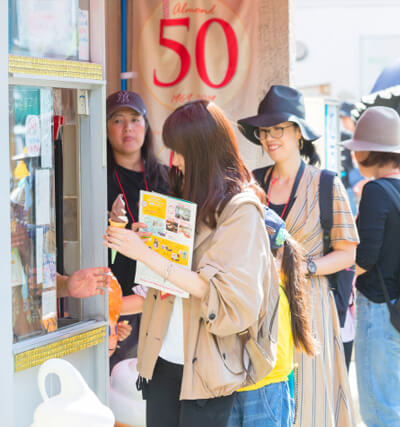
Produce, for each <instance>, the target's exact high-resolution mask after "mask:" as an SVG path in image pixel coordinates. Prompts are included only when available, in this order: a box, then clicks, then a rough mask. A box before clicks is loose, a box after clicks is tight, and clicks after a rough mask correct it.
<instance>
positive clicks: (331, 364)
mask: <svg viewBox="0 0 400 427" xmlns="http://www.w3.org/2000/svg"><path fill="white" fill-rule="evenodd" d="M239 125H240V130H241V131H242V133H243V134H244V135H245V136H246V138H247V139H249V140H250V141H251V142H252V143H254V144H257V145H259V146H261V147H262V148H263V149H264V150H265V152H266V153H267V154H268V155H269V157H270V158H271V159H272V161H273V165H272V166H269V167H264V168H260V169H256V170H255V171H253V173H254V176H255V178H256V179H257V181H258V182H259V184H260V185H261V186H262V187H263V188H264V190H265V192H266V194H267V205H268V206H269V207H270V208H271V209H273V210H274V211H275V212H277V213H278V215H279V216H280V217H281V218H282V219H283V220H284V221H285V223H286V227H287V229H288V231H289V233H290V234H291V235H292V236H293V238H294V239H295V240H296V241H297V242H298V243H299V244H300V245H301V246H302V248H303V249H304V252H305V255H306V262H305V263H304V268H305V269H306V271H307V272H308V277H307V284H308V289H309V290H310V297H311V313H312V328H313V333H314V334H315V337H316V339H317V340H318V342H319V343H320V345H321V351H320V352H319V353H318V354H317V355H315V356H314V357H309V356H308V355H307V354H306V353H304V352H298V351H295V359H296V361H297V363H298V366H299V367H298V376H297V387H296V390H297V396H296V399H297V400H296V403H297V404H296V420H295V425H296V426H299V427H312V426H315V427H317V426H318V427H335V426H339V425H340V427H348V426H353V425H354V417H353V411H352V406H353V405H352V397H351V394H350V387H349V380H348V376H347V370H346V365H345V359H344V351H343V345H342V342H341V338H340V324H339V320H338V316H337V310H336V304H335V300H334V297H333V294H332V292H331V290H330V287H329V282H328V277H327V276H328V275H329V274H332V273H336V272H338V271H340V270H343V269H345V268H348V267H351V266H352V265H353V264H354V261H355V254H356V247H357V244H358V234H357V229H356V226H355V223H354V218H353V216H352V212H351V209H350V205H349V201H348V197H347V194H346V190H345V189H344V187H343V184H342V183H341V182H340V180H339V178H337V177H336V178H335V180H334V184H333V190H332V194H333V196H332V199H333V200H332V215H333V226H332V229H331V233H330V242H331V245H332V251H331V252H330V253H329V254H326V255H324V243H323V229H322V226H321V220H320V209H319V184H320V176H321V170H320V169H318V168H317V167H316V166H315V165H316V164H317V163H318V154H317V152H316V148H315V145H314V144H313V141H315V140H317V139H318V138H319V135H318V134H317V133H316V132H315V131H314V130H313V129H312V127H311V126H310V125H309V124H308V123H307V121H306V120H305V108H304V100H303V96H302V94H301V93H300V92H299V91H297V90H296V89H293V88H291V87H288V86H281V85H274V86H271V88H270V89H269V91H268V93H267V94H266V95H265V97H264V99H263V100H262V101H261V102H260V104H259V107H258V114H257V115H256V116H252V117H247V118H245V119H241V120H239ZM306 162H307V164H306Z"/></svg>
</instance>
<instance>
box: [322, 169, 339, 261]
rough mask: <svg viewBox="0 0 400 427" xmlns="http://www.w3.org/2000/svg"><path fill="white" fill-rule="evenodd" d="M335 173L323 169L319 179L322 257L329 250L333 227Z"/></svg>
mask: <svg viewBox="0 0 400 427" xmlns="http://www.w3.org/2000/svg"><path fill="white" fill-rule="evenodd" d="M335 176H336V173H335V172H332V171H329V170H327V169H323V170H322V171H321V175H320V178H319V212H320V214H319V215H320V221H321V227H322V230H323V231H324V239H323V242H324V255H326V254H327V253H329V252H330V249H331V229H332V227H333V181H334V179H335Z"/></svg>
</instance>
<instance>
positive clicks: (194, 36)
mask: <svg viewBox="0 0 400 427" xmlns="http://www.w3.org/2000/svg"><path fill="white" fill-rule="evenodd" d="M133 4H134V6H133V32H132V34H133V43H132V46H133V52H132V56H131V58H132V61H131V62H132V64H131V65H132V69H133V71H137V72H138V75H137V78H135V79H133V80H131V83H130V84H129V87H130V89H131V90H133V91H136V92H138V93H139V94H140V95H141V96H142V97H143V99H144V101H145V103H146V105H147V108H148V110H149V120H150V124H151V126H152V128H153V130H154V131H155V134H156V136H157V135H158V136H159V135H160V133H161V129H162V125H163V122H164V120H165V118H166V117H167V116H168V115H169V114H170V112H171V111H173V110H174V109H175V108H177V107H178V106H179V105H181V104H183V103H185V102H187V101H193V100H195V99H207V100H210V101H213V102H215V103H216V104H218V105H219V106H220V107H222V108H223V109H224V111H226V112H227V113H228V115H229V116H230V118H231V119H232V120H235V121H236V119H238V118H240V117H244V116H246V115H250V114H253V113H255V112H256V109H257V104H258V99H257V98H256V96H257V95H256V94H257V75H258V65H257V64H258V63H257V58H256V52H257V42H258V39H257V31H258V13H257V11H258V7H259V1H258V0H251V1H249V0H226V1H222V0H187V1H177V0H164V1H161V0H138V1H134V2H133ZM160 142H161V141H159V143H160ZM159 147H160V148H161V147H162V145H159ZM160 154H161V157H162V158H163V159H164V160H165V159H166V158H167V153H163V152H162V148H161V153H160Z"/></svg>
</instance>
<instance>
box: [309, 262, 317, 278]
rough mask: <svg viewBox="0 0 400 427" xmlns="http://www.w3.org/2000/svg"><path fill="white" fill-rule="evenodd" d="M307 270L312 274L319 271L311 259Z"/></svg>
mask: <svg viewBox="0 0 400 427" xmlns="http://www.w3.org/2000/svg"><path fill="white" fill-rule="evenodd" d="M307 270H308V272H309V273H310V274H314V273H315V272H316V271H317V265H316V264H315V262H314V261H312V260H311V259H309V260H308V262H307Z"/></svg>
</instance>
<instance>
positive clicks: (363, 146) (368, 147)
mask: <svg viewBox="0 0 400 427" xmlns="http://www.w3.org/2000/svg"><path fill="white" fill-rule="evenodd" d="M342 143H343V145H344V146H345V148H347V149H348V150H352V151H379V152H383V153H400V145H397V146H395V147H393V146H391V145H380V144H374V143H372V142H369V141H362V140H360V139H355V138H351V139H346V140H344V141H342Z"/></svg>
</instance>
